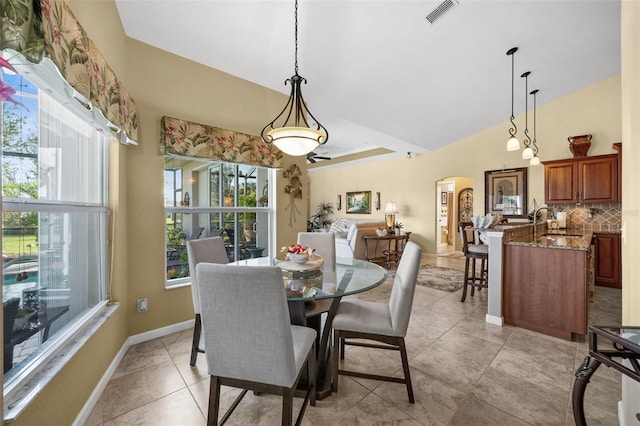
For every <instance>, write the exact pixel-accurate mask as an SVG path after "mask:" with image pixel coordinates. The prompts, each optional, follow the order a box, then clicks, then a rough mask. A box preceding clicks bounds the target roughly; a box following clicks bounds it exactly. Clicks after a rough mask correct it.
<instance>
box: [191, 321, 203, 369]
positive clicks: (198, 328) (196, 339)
mask: <svg viewBox="0 0 640 426" xmlns="http://www.w3.org/2000/svg"><path fill="white" fill-rule="evenodd" d="M201 333H202V319H201V318H200V314H196V321H195V324H194V326H193V343H192V344H191V361H190V362H189V365H191V366H192V367H193V366H194V365H196V360H197V358H198V351H200V349H198V345H200V334H201Z"/></svg>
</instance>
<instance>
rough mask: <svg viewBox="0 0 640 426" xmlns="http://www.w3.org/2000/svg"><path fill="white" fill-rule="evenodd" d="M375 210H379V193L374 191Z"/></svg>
mask: <svg viewBox="0 0 640 426" xmlns="http://www.w3.org/2000/svg"><path fill="white" fill-rule="evenodd" d="M375 206H376V210H380V193H379V192H376V201H375Z"/></svg>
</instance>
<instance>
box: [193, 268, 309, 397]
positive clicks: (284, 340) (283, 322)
mask: <svg viewBox="0 0 640 426" xmlns="http://www.w3.org/2000/svg"><path fill="white" fill-rule="evenodd" d="M196 275H197V277H198V279H197V280H196V282H197V285H198V287H199V292H200V304H201V305H200V306H201V308H202V312H201V313H200V315H201V317H202V331H203V334H204V342H205V354H206V358H207V364H208V368H209V374H210V375H214V376H221V377H232V378H236V379H240V380H250V381H254V382H260V383H269V384H274V385H278V386H287V387H290V386H292V385H293V383H294V381H295V379H296V377H297V370H296V357H295V355H294V346H293V338H292V326H291V320H290V318H289V308H288V305H287V298H286V295H285V289H284V282H283V279H282V270H281V269H280V268H278V267H276V266H239V265H217V264H210V263H200V264H198V266H197V267H196ZM294 327H295V326H294ZM309 331H311V332H313V330H312V329H309ZM313 336H315V333H313ZM312 339H313V337H312Z"/></svg>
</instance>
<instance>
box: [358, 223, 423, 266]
mask: <svg viewBox="0 0 640 426" xmlns="http://www.w3.org/2000/svg"><path fill="white" fill-rule="evenodd" d="M410 235H411V232H405V233H404V234H400V235H382V236H377V235H365V236H364V237H363V238H364V257H365V258H366V259H367V261H369V262H373V263H382V262H384V264H385V266H386V267H387V269H390V268H391V262H395V263H396V266H398V262H399V261H400V258H401V257H402V252H403V251H404V246H405V245H406V244H407V241H409V236H410ZM392 242H393V247H392V244H391V243H392ZM369 244H371V249H372V250H373V251H372V252H371V256H370V255H369V248H370V247H369ZM378 244H386V245H387V246H386V249H385V250H383V251H382V256H376V254H377V253H378Z"/></svg>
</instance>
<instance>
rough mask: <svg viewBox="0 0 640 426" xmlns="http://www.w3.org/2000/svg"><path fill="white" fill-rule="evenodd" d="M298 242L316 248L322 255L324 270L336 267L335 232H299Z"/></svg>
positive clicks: (331, 269)
mask: <svg viewBox="0 0 640 426" xmlns="http://www.w3.org/2000/svg"><path fill="white" fill-rule="evenodd" d="M298 244H302V245H303V246H307V247H311V248H313V249H315V250H316V251H315V253H316V254H318V256H322V260H323V264H322V270H323V271H335V269H336V234H335V233H333V232H298Z"/></svg>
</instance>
